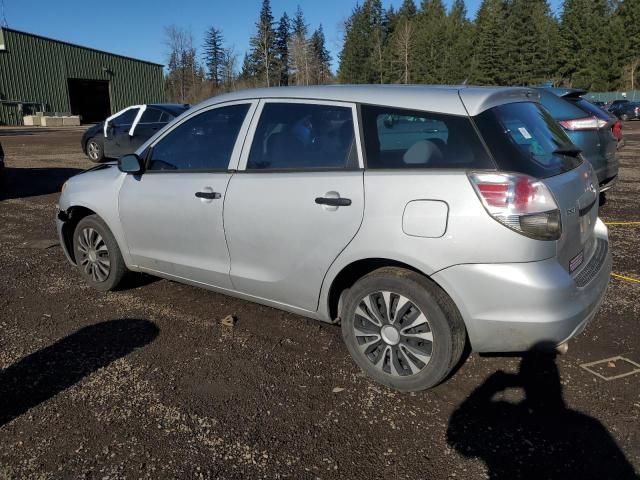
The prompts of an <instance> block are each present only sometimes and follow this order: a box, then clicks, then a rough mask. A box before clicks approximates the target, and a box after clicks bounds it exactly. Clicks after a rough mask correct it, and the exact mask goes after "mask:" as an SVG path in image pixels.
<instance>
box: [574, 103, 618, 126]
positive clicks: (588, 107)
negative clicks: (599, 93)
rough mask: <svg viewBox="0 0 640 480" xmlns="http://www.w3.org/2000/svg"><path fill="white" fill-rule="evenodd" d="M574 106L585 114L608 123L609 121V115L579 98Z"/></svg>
mask: <svg viewBox="0 0 640 480" xmlns="http://www.w3.org/2000/svg"><path fill="white" fill-rule="evenodd" d="M575 104H576V105H577V106H578V107H580V108H581V109H582V110H584V111H585V112H587V113H590V114H591V115H594V116H596V117H598V118H600V119H602V120H606V121H609V120H610V119H611V115H609V114H608V113H607V112H605V111H604V110H602V109H601V108H600V107H598V106H597V105H594V104H593V103H591V102H589V101H588V100H585V99H583V98H579V99H578V100H576V101H575Z"/></svg>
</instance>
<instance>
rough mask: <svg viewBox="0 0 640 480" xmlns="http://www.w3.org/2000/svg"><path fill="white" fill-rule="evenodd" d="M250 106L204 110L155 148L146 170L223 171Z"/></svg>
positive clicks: (170, 133)
mask: <svg viewBox="0 0 640 480" xmlns="http://www.w3.org/2000/svg"><path fill="white" fill-rule="evenodd" d="M249 107H250V105H249V104H248V103H247V104H239V105H231V106H228V107H219V108H214V109H212V110H207V111H206V112H203V113H201V114H199V115H196V116H194V117H192V118H190V119H188V120H187V121H185V122H183V123H182V124H180V125H179V126H178V127H176V128H175V129H173V130H172V131H171V132H169V133H168V134H167V136H165V137H164V138H163V139H162V140H160V141H159V142H158V143H157V144H156V145H154V147H153V150H152V151H151V158H150V159H149V163H148V168H147V169H148V170H152V171H153V170H169V171H176V170H186V171H188V170H224V169H227V168H229V162H230V160H231V155H232V153H233V148H234V146H235V144H236V139H237V137H238V133H239V132H240V129H241V128H242V123H243V122H244V119H245V117H246V115H247V112H248V111H249Z"/></svg>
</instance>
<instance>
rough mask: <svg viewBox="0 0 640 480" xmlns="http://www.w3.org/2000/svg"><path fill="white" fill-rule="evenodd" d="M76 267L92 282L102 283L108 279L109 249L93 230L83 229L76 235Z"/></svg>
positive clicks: (109, 269) (109, 267) (109, 268)
mask: <svg viewBox="0 0 640 480" xmlns="http://www.w3.org/2000/svg"><path fill="white" fill-rule="evenodd" d="M78 265H79V266H80V268H82V269H83V270H84V272H85V274H87V275H89V276H90V277H91V278H92V279H93V281H94V282H104V281H105V280H106V279H107V278H108V277H109V272H110V271H111V260H110V259H109V249H108V248H107V244H106V243H105V241H104V239H103V238H102V235H100V234H99V233H98V232H97V231H96V230H94V229H93V228H90V227H87V228H83V229H82V231H81V232H80V233H79V235H78Z"/></svg>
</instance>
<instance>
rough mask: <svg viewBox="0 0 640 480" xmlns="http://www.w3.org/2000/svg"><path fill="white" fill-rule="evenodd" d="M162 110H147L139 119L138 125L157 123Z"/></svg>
mask: <svg viewBox="0 0 640 480" xmlns="http://www.w3.org/2000/svg"><path fill="white" fill-rule="evenodd" d="M162 113H163V112H162V110H158V109H156V108H147V109H146V110H145V111H144V113H143V114H142V118H140V123H157V122H159V121H160V117H161V116H162Z"/></svg>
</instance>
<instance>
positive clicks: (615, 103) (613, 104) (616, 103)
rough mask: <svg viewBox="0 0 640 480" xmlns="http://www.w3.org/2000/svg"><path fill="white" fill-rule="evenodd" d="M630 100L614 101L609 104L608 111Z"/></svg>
mask: <svg viewBox="0 0 640 480" xmlns="http://www.w3.org/2000/svg"><path fill="white" fill-rule="evenodd" d="M628 102H629V100H627V99H626V98H625V99H619V100H612V101H611V102H608V103H607V110H609V109H610V108H611V107H615V106H616V105H622V104H623V103H628Z"/></svg>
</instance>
